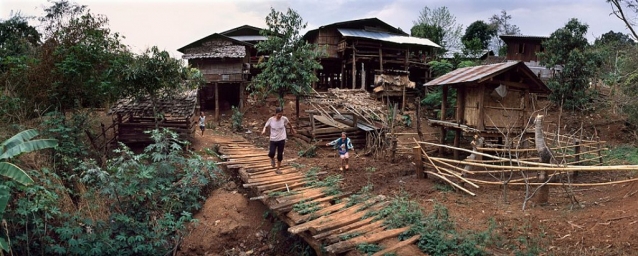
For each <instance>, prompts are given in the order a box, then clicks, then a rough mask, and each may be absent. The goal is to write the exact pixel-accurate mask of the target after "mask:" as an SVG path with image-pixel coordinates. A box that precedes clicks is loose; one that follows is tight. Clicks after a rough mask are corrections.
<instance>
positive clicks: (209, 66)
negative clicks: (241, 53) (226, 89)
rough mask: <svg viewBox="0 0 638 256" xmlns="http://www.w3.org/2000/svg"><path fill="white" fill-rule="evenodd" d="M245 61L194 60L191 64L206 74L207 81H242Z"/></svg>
mask: <svg viewBox="0 0 638 256" xmlns="http://www.w3.org/2000/svg"><path fill="white" fill-rule="evenodd" d="M243 61H244V59H230V58H228V59H192V60H190V62H189V63H190V64H191V65H192V66H193V67H195V68H198V69H199V70H201V71H202V73H203V74H204V77H205V78H206V80H207V81H209V82H211V81H241V80H242V71H243Z"/></svg>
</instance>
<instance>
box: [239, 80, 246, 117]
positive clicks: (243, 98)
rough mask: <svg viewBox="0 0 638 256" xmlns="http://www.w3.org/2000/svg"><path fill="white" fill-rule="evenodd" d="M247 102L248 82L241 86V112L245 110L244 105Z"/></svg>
mask: <svg viewBox="0 0 638 256" xmlns="http://www.w3.org/2000/svg"><path fill="white" fill-rule="evenodd" d="M245 102H246V82H241V83H240V84H239V111H243V110H244V103H245Z"/></svg>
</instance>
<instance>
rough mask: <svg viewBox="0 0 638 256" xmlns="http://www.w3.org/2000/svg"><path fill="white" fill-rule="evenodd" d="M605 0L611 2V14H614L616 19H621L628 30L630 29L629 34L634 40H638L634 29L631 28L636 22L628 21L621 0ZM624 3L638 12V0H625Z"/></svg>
mask: <svg viewBox="0 0 638 256" xmlns="http://www.w3.org/2000/svg"><path fill="white" fill-rule="evenodd" d="M607 2H608V3H610V4H611V10H612V14H614V15H615V16H616V17H617V18H618V19H620V20H622V21H623V22H624V23H625V26H627V28H628V29H629V31H631V36H632V37H633V38H634V40H636V41H638V34H636V31H635V30H634V28H633V26H635V25H636V24H635V23H634V22H632V21H630V20H629V19H628V18H627V16H626V15H625V13H624V11H623V7H622V3H623V0H607ZM632 2H635V3H632ZM624 3H625V5H626V6H627V8H629V9H630V10H633V11H634V12H637V13H638V0H633V1H632V0H626V1H625V2H624Z"/></svg>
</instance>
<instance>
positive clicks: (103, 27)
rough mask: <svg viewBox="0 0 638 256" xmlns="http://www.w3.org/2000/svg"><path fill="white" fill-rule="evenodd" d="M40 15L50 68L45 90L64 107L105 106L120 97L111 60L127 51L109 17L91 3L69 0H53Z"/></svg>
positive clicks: (43, 58) (56, 103)
mask: <svg viewBox="0 0 638 256" xmlns="http://www.w3.org/2000/svg"><path fill="white" fill-rule="evenodd" d="M44 11H45V16H44V17H42V18H40V21H41V22H42V26H43V27H44V36H45V37H44V41H45V42H44V45H43V49H42V56H41V59H42V60H43V62H42V63H43V65H48V66H43V67H41V68H46V69H49V70H50V73H49V74H46V75H47V76H49V77H50V78H48V79H46V78H44V79H42V81H41V82H42V83H43V84H41V85H40V86H42V88H41V89H43V90H44V91H46V92H47V95H48V98H49V101H50V102H51V103H52V104H55V105H56V106H58V107H59V108H60V109H61V110H67V109H72V108H76V107H101V106H102V104H103V103H104V102H107V101H109V100H110V99H113V98H114V97H116V95H113V94H112V92H113V91H114V90H113V87H112V78H113V77H112V75H114V74H113V73H111V72H110V71H111V70H110V67H111V65H110V64H111V63H112V62H113V61H116V58H117V57H119V56H120V55H119V53H120V52H122V51H127V48H126V46H125V45H123V44H122V43H121V42H120V39H121V38H120V36H119V34H118V33H111V31H110V29H109V28H108V18H107V17H106V16H103V15H95V14H93V13H91V12H90V10H89V9H88V8H87V6H84V5H77V4H72V3H69V2H68V1H66V0H61V1H59V2H53V5H52V6H50V7H48V8H45V9H44Z"/></svg>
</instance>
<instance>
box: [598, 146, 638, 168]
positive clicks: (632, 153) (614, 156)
mask: <svg viewBox="0 0 638 256" xmlns="http://www.w3.org/2000/svg"><path fill="white" fill-rule="evenodd" d="M605 154H606V155H607V159H606V161H605V162H607V164H609V165H625V164H631V165H638V148H636V147H635V146H631V145H620V146H617V147H614V148H611V149H609V150H608V151H607V152H605Z"/></svg>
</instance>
